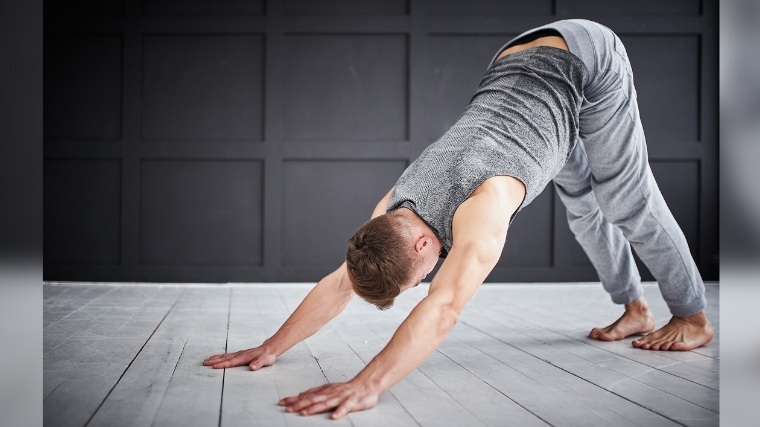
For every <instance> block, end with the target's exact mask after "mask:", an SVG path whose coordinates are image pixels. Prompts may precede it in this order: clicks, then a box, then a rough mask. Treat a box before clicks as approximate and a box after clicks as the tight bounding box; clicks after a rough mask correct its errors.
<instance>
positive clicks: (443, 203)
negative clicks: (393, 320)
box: [204, 20, 713, 419]
mask: <svg viewBox="0 0 760 427" xmlns="http://www.w3.org/2000/svg"><path fill="white" fill-rule="evenodd" d="M552 179H553V180H554V184H555V186H556V188H557V191H558V192H559V194H560V197H561V199H562V201H563V203H564V204H565V206H566V207H567V212H568V221H569V223H570V228H571V230H572V231H573V232H574V234H575V236H576V239H577V240H578V242H580V244H581V245H582V246H583V248H584V250H585V251H586V253H587V254H588V256H589V258H590V259H591V261H592V263H593V264H594V267H595V268H596V270H597V272H598V273H599V276H600V278H601V281H602V284H603V286H604V288H605V289H606V290H607V291H608V292H609V293H610V295H611V297H612V301H613V302H615V303H617V304H625V312H624V314H623V315H622V316H621V317H620V319H618V320H617V321H616V322H615V323H613V324H611V325H609V326H607V327H605V328H595V329H593V330H592V331H591V333H590V334H589V336H590V338H592V339H599V340H605V341H609V340H620V339H623V338H624V337H627V336H629V335H632V334H638V333H648V332H652V331H653V330H654V328H655V322H654V317H653V316H652V313H651V312H650V311H649V309H648V307H647V303H646V301H645V300H644V298H643V297H642V288H641V283H640V277H639V275H638V273H637V270H636V266H635V264H634V260H633V256H632V254H631V249H630V245H633V246H634V248H635V249H636V251H637V252H638V253H639V254H640V256H641V259H642V260H643V261H644V263H645V264H646V265H647V266H648V267H649V269H650V270H651V271H652V274H653V275H654V276H655V277H656V278H657V280H658V283H659V285H660V289H661V291H662V294H663V297H664V299H665V301H666V302H667V303H668V306H669V308H670V310H671V313H672V314H673V318H672V319H671V320H670V322H669V323H668V324H667V325H665V326H664V327H662V328H661V329H659V330H658V331H656V332H653V333H651V334H649V335H647V336H645V337H643V338H641V339H639V340H636V341H633V346H634V347H637V348H641V349H646V350H690V349H692V348H696V347H699V346H701V345H703V344H705V343H707V342H709V341H710V340H711V339H712V336H713V330H712V327H711V325H710V324H709V322H708V321H707V319H706V317H705V315H704V311H703V310H704V307H705V305H706V302H705V298H704V285H703V283H702V279H701V277H700V275H699V272H698V271H697V268H696V265H695V264H694V261H693V260H692V258H691V256H690V254H689V249H688V246H687V244H686V240H685V238H684V236H683V233H682V232H681V230H680V229H679V227H678V224H676V222H675V220H674V219H673V216H672V214H671V213H670V211H669V210H668V207H667V206H666V204H665V202H664V200H663V198H662V195H661V193H660V191H659V189H658V188H657V184H656V183H655V181H654V178H653V176H652V173H651V170H650V168H649V164H648V161H647V151H646V143H645V140H644V133H643V129H642V126H641V122H640V119H639V113H638V107H637V105H636V93H635V90H634V87H633V77H632V74H631V68H630V64H629V62H628V58H627V55H626V52H625V48H624V47H623V45H622V43H621V42H620V39H618V38H617V36H615V34H614V33H613V32H612V31H611V30H609V29H608V28H606V27H604V26H602V25H599V24H596V23H593V22H590V21H584V20H570V21H560V22H556V23H553V24H549V25H546V26H544V27H541V28H538V29H535V30H531V31H528V32H527V33H524V34H522V35H521V36H519V37H518V38H517V39H515V40H513V41H511V42H509V43H507V44H506V45H505V46H504V47H503V48H502V49H500V50H499V52H497V56H496V57H495V60H493V61H492V62H491V66H490V67H489V69H488V71H487V73H486V75H485V77H484V78H483V80H482V82H481V84H480V87H479V88H478V92H477V93H476V94H475V96H474V97H473V99H472V101H471V103H470V105H469V106H468V107H467V109H466V110H465V112H464V113H463V114H462V116H461V117H460V118H459V120H458V121H457V123H456V124H455V125H454V126H453V127H452V128H451V129H450V130H449V131H448V132H446V134H444V135H443V136H442V137H441V138H440V139H439V140H438V141H436V142H435V143H433V144H431V145H430V146H429V147H428V148H427V149H426V150H425V151H424V152H423V153H422V155H421V156H420V157H419V159H417V160H416V161H415V162H414V163H413V164H412V165H410V166H409V168H408V169H407V170H406V171H405V172H404V174H403V175H402V176H401V178H399V180H398V182H397V183H396V186H395V187H394V188H393V189H392V190H391V191H390V192H389V193H388V194H387V195H386V196H385V197H384V198H383V199H382V200H381V201H380V203H378V205H377V207H376V208H375V210H374V212H373V214H372V219H371V220H370V221H369V222H367V223H365V224H364V225H362V227H360V228H359V230H358V231H357V232H356V234H355V235H354V236H353V237H352V238H351V240H349V248H348V251H347V253H346V262H345V263H343V265H341V266H340V268H338V269H337V270H336V271H335V272H333V273H331V274H330V275H328V276H327V277H325V278H324V279H322V280H321V281H320V282H319V283H318V284H317V286H315V287H314V289H312V291H311V292H310V293H309V294H308V295H307V296H306V298H305V299H304V301H303V302H302V303H301V304H300V305H299V307H298V308H297V309H296V311H295V312H294V313H293V314H292V315H291V316H290V318H288V320H287V321H286V322H285V323H284V324H283V325H282V327H281V328H280V329H279V330H278V331H277V333H276V334H274V335H273V336H272V337H271V338H269V339H267V340H266V341H265V342H264V343H263V344H262V345H261V346H259V347H256V348H252V349H249V350H243V351H239V352H237V353H229V354H224V355H216V356H212V357H210V358H208V359H206V360H205V361H204V364H205V365H211V366H213V367H214V368H227V367H231V366H238V365H243V364H248V365H249V366H250V369H252V370H257V369H260V368H261V367H263V366H268V365H271V364H273V363H274V361H275V358H276V357H277V356H278V355H280V354H282V353H283V352H284V351H286V350H287V349H289V348H290V347H292V346H293V345H295V344H296V343H298V342H300V341H301V340H303V339H306V338H307V337H309V336H311V335H312V334H314V333H315V332H317V331H318V330H319V329H320V328H321V327H322V326H323V325H325V324H326V323H327V322H328V321H330V319H332V318H333V317H335V316H336V315H337V314H338V313H340V312H341V311H342V310H343V308H344V307H345V306H346V305H347V304H348V302H349V301H350V300H351V298H352V296H353V294H354V293H357V294H359V295H360V296H361V297H362V298H364V299H365V300H367V301H369V302H371V303H373V304H375V305H376V306H378V307H379V308H381V309H383V308H387V307H389V306H390V305H391V304H392V303H393V300H394V298H395V297H396V296H398V294H399V293H400V292H403V291H404V290H406V289H409V288H411V287H413V286H416V285H418V284H419V283H420V282H421V281H422V280H423V279H424V278H425V276H426V275H427V274H428V273H430V271H431V270H432V269H433V268H434V267H435V265H436V262H437V260H438V258H439V256H443V257H445V260H444V262H443V264H442V265H441V268H440V270H439V272H438V274H436V276H435V277H434V278H433V280H432V282H431V284H430V290H429V293H428V295H427V297H425V298H424V299H423V300H422V301H421V302H420V303H419V304H418V305H417V306H416V307H415V308H414V310H412V312H411V313H410V314H409V316H408V317H407V319H406V320H405V321H404V322H403V323H402V324H401V326H399V328H398V330H397V331H396V333H395V334H394V336H393V338H392V339H391V341H390V342H389V343H388V345H387V346H386V347H385V349H383V350H382V351H381V352H380V353H379V354H378V355H377V356H376V357H375V358H374V359H373V360H372V361H371V362H370V363H369V364H368V365H367V366H366V367H365V368H364V369H363V370H362V371H361V372H360V373H359V374H358V375H357V376H356V377H355V378H354V379H352V380H351V381H349V382H347V383H340V384H326V385H323V386H321V387H317V388H314V389H311V390H308V391H306V392H304V393H301V394H300V395H299V396H295V397H288V398H285V399H283V400H281V401H280V405H282V406H285V407H286V411H288V412H300V413H301V414H302V415H310V414H315V413H318V412H324V411H327V410H330V409H333V408H336V410H335V412H334V413H333V414H332V418H333V419H337V418H341V417H342V416H344V415H345V414H346V413H348V412H351V411H357V410H362V409H367V408H371V407H373V406H375V405H376V404H377V399H378V396H379V395H380V394H381V393H383V392H385V391H386V390H388V389H389V388H390V387H391V386H392V385H393V384H395V383H396V382H398V381H400V380H401V379H402V378H403V377H404V376H406V375H407V374H408V373H409V372H410V371H412V370H413V369H414V368H415V367H417V366H418V365H419V364H420V363H422V361H423V360H425V359H426V358H427V357H428V356H429V355H430V353H432V352H433V350H435V348H436V347H437V346H438V345H439V344H440V343H441V341H443V339H444V337H445V336H446V334H447V333H448V332H449V331H450V330H451V328H452V327H453V326H454V324H455V323H456V322H457V320H458V317H459V314H460V313H461V312H462V309H463V308H464V306H465V304H466V303H467V302H468V301H469V300H470V298H471V297H472V296H473V295H474V293H475V291H476V290H477V288H478V286H480V284H481V283H482V282H483V280H485V278H486V276H487V275H488V274H489V273H490V271H491V270H492V269H493V267H494V266H495V265H496V262H497V261H498V259H499V257H500V255H501V251H502V248H503V246H504V242H505V240H506V236H507V228H508V226H509V224H510V223H511V219H512V218H513V217H514V215H515V214H516V213H517V212H518V211H519V210H520V209H521V208H522V207H524V206H525V205H527V204H528V203H530V201H532V200H533V199H534V198H535V197H536V196H537V195H538V194H539V193H540V192H541V191H542V190H543V188H544V187H545V186H546V185H547V184H548V182H549V181H550V180H552ZM629 242H630V244H629Z"/></svg>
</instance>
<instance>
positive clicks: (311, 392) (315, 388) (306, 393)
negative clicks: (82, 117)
mask: <svg viewBox="0 0 760 427" xmlns="http://www.w3.org/2000/svg"><path fill="white" fill-rule="evenodd" d="M330 386H332V384H330V383H327V384H322V385H321V386H319V387H314V388H310V389H308V390H306V391H303V392H301V393H298V396H299V397H305V396H308V395H310V394H314V393H319V392H320V391H322V390H324V389H326V388H328V387H330Z"/></svg>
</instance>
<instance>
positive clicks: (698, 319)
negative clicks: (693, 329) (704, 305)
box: [673, 310, 710, 327]
mask: <svg viewBox="0 0 760 427" xmlns="http://www.w3.org/2000/svg"><path fill="white" fill-rule="evenodd" d="M673 318H674V319H679V320H682V321H684V322H687V323H690V324H692V325H695V326H700V327H705V326H707V325H709V324H710V322H709V321H708V320H707V316H705V311H704V310H702V311H700V312H699V313H696V314H692V315H691V316H686V317H678V316H673Z"/></svg>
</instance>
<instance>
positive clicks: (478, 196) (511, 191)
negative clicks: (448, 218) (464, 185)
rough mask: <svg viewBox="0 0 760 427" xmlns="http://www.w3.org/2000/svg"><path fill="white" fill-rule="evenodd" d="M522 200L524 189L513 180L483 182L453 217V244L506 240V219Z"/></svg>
mask: <svg viewBox="0 0 760 427" xmlns="http://www.w3.org/2000/svg"><path fill="white" fill-rule="evenodd" d="M524 198H525V186H524V185H523V183H522V182H520V181H519V180H518V179H516V178H513V177H510V176H495V177H492V178H489V179H487V180H485V181H484V182H483V183H482V184H480V186H478V188H476V189H475V191H473V192H472V194H471V195H470V197H469V198H468V199H467V200H465V201H464V202H463V203H462V204H461V205H459V208H457V210H456V212H455V213H454V219H453V222H452V232H453V234H454V236H453V237H454V239H453V240H454V244H457V243H466V242H468V241H476V240H482V239H483V238H488V237H491V236H498V238H499V240H501V238H502V237H503V238H504V239H506V233H507V228H508V227H509V219H510V218H511V216H512V214H514V213H515V212H516V211H517V209H518V208H519V207H520V205H521V204H522V201H523V199H524ZM501 244H502V245H503V241H502V243H501Z"/></svg>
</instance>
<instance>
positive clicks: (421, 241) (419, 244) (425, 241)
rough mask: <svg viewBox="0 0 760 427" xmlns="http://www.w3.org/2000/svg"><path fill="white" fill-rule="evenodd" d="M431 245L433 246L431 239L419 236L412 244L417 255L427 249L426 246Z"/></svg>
mask: <svg viewBox="0 0 760 427" xmlns="http://www.w3.org/2000/svg"><path fill="white" fill-rule="evenodd" d="M432 244H433V239H431V238H430V237H426V236H420V237H418V238H417V240H416V241H415V242H414V250H415V251H416V252H418V253H419V252H421V251H422V249H424V248H427V247H428V246H430V245H432Z"/></svg>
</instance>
